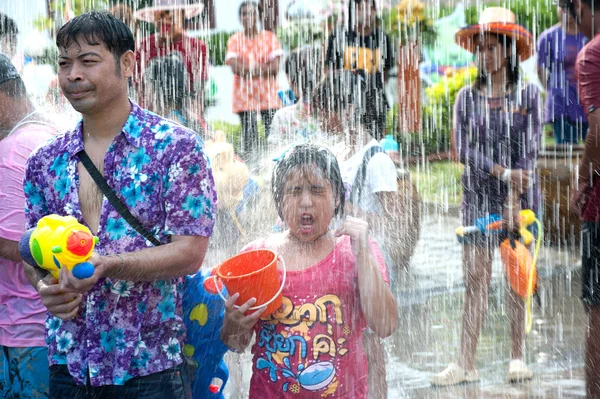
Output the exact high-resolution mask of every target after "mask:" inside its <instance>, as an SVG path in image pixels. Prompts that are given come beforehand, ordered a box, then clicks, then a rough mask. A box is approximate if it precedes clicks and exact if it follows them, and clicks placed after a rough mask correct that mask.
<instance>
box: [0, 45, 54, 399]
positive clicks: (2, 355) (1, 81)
mask: <svg viewBox="0 0 600 399" xmlns="http://www.w3.org/2000/svg"><path fill="white" fill-rule="evenodd" d="M55 134H56V130H55V129H54V127H52V126H50V125H49V124H48V123H47V122H44V121H43V118H42V116H41V115H40V114H39V113H38V112H37V111H36V109H35V106H34V105H33V103H32V102H31V101H30V100H29V97H28V96H27V91H26V90H25V86H24V84H23V81H22V80H21V78H20V77H19V74H18V73H17V70H16V69H15V67H14V66H13V65H12V64H11V63H10V60H9V59H8V57H6V56H5V55H3V54H0V275H1V276H2V278H0V397H2V398H13V397H14V398H17V397H18V398H34V397H45V396H46V395H47V393H48V358H47V352H46V343H45V342H44V328H45V327H44V323H45V321H46V309H44V306H43V305H42V303H41V301H40V297H39V295H38V294H37V292H35V290H34V289H33V288H32V287H31V285H30V284H29V283H28V282H27V278H26V276H25V273H24V271H23V266H22V264H21V256H20V255H19V250H18V241H19V239H20V238H21V236H22V235H23V233H24V232H25V215H24V213H23V209H24V207H25V198H24V197H23V190H22V181H23V177H24V175H25V163H26V162H27V157H28V156H29V154H30V153H31V152H32V151H33V150H34V149H35V148H36V147H38V146H39V145H40V144H42V143H44V142H46V141H47V140H49V139H50V138H52V136H53V135H55Z"/></svg>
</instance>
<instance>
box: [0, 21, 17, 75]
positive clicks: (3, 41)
mask: <svg viewBox="0 0 600 399" xmlns="http://www.w3.org/2000/svg"><path fill="white" fill-rule="evenodd" d="M18 35H19V28H18V27H17V23H16V22H15V21H14V20H13V19H12V18H9V17H8V16H7V15H5V14H2V13H0V53H2V54H4V55H6V56H7V57H8V58H10V60H11V62H12V63H13V65H14V66H15V67H16V68H17V70H18V71H20V70H21V69H22V68H23V59H22V58H23V57H20V58H21V59H18V58H19V57H17V43H18Z"/></svg>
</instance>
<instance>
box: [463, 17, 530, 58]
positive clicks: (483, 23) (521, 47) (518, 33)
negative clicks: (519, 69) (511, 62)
mask: <svg viewBox="0 0 600 399" xmlns="http://www.w3.org/2000/svg"><path fill="white" fill-rule="evenodd" d="M516 21H517V17H516V16H515V14H514V13H513V12H512V11H510V10H508V9H506V8H503V7H489V8H486V9H485V10H483V12H482V13H481V17H479V23H478V24H475V25H471V26H467V27H466V28H462V29H460V30H459V31H458V32H456V36H455V40H456V43H458V45H459V46H461V47H462V48H464V49H465V50H467V51H470V52H471V53H474V52H475V43H474V42H473V37H474V36H475V35H481V34H484V33H495V34H498V35H506V36H508V37H510V38H511V39H512V40H513V43H515V45H516V48H517V56H518V57H519V58H520V60H521V61H525V60H526V59H527V58H529V57H531V56H532V55H533V48H534V43H533V35H532V34H531V32H529V31H528V30H527V29H526V28H525V27H524V26H521V25H519V24H517V23H516Z"/></svg>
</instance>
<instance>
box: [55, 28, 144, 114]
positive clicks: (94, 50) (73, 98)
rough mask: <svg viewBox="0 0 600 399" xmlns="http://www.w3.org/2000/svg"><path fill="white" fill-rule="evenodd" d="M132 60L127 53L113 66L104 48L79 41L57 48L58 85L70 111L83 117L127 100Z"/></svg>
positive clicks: (113, 58) (108, 52) (110, 57)
mask: <svg viewBox="0 0 600 399" xmlns="http://www.w3.org/2000/svg"><path fill="white" fill-rule="evenodd" d="M130 53H131V54H130ZM132 57H133V59H134V58H135V57H134V56H133V53H132V52H130V51H129V52H127V53H125V54H123V55H122V56H121V59H120V60H119V61H118V63H119V64H118V65H117V62H116V61H115V57H114V55H113V54H112V53H111V52H110V51H108V49H107V48H106V46H105V45H104V44H98V45H92V44H89V43H87V42H86V41H85V40H84V39H83V38H79V41H78V42H75V41H74V42H73V43H72V44H71V45H70V46H69V47H68V48H61V49H60V54H59V58H58V65H59V68H58V81H59V83H60V87H61V89H62V91H63V93H64V95H65V97H66V98H67V99H68V100H69V102H70V103H71V105H72V106H73V108H75V109H76V110H77V111H78V112H81V113H83V114H86V113H94V112H98V111H101V110H103V109H105V108H106V107H107V106H109V105H110V103H111V102H112V101H113V100H115V99H117V98H119V97H120V96H123V95H125V96H127V89H128V88H127V79H128V78H129V77H130V76H131V75H132V72H133V65H131V64H132V62H131V60H132Z"/></svg>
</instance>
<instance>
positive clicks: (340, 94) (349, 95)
mask: <svg viewBox="0 0 600 399" xmlns="http://www.w3.org/2000/svg"><path fill="white" fill-rule="evenodd" d="M372 94H373V93H372V90H367V85H366V82H365V78H364V77H363V75H362V73H361V72H360V71H345V70H335V71H330V72H328V73H327V75H326V76H325V79H323V80H322V81H321V83H319V85H318V86H317V88H316V89H315V90H314V92H313V95H312V101H311V103H312V104H313V106H314V107H316V108H317V109H319V110H321V111H326V112H335V113H343V112H345V111H350V110H352V114H351V115H345V117H350V116H352V117H353V118H354V119H353V120H349V122H350V123H354V124H355V125H356V124H361V125H363V127H365V128H368V126H367V120H369V119H368V118H369V114H368V113H369V112H370V111H368V110H369V109H370V108H371V107H367V101H368V100H369V98H368V97H369V96H370V95H372ZM351 108H352V109H351Z"/></svg>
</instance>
